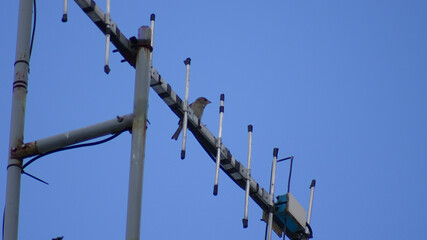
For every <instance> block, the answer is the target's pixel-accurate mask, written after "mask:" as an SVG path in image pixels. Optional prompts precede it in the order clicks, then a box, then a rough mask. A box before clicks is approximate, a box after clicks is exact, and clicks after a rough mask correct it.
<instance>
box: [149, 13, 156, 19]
mask: <svg viewBox="0 0 427 240" xmlns="http://www.w3.org/2000/svg"><path fill="white" fill-rule="evenodd" d="M154 20H156V15H155V14H154V13H152V14H151V16H150V21H154Z"/></svg>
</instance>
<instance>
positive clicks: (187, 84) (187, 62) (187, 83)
mask: <svg viewBox="0 0 427 240" xmlns="http://www.w3.org/2000/svg"><path fill="white" fill-rule="evenodd" d="M190 63H191V58H187V59H185V61H184V64H185V66H186V67H187V72H186V74H185V98H184V117H183V119H182V145H181V159H184V158H185V143H186V141H187V118H188V92H189V91H190V90H189V89H190Z"/></svg>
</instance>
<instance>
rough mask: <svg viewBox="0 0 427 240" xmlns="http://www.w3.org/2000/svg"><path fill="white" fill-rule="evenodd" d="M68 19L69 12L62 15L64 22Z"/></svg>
mask: <svg viewBox="0 0 427 240" xmlns="http://www.w3.org/2000/svg"><path fill="white" fill-rule="evenodd" d="M67 21H68V17H67V14H64V15H62V22H67Z"/></svg>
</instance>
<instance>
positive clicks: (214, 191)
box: [213, 94, 224, 196]
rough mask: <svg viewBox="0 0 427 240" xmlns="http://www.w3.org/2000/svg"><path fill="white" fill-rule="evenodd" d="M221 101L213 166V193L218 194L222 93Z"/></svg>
mask: <svg viewBox="0 0 427 240" xmlns="http://www.w3.org/2000/svg"><path fill="white" fill-rule="evenodd" d="M220 100H221V103H220V106H219V127H218V139H217V141H216V168H215V183H214V190H213V195H215V196H216V195H218V178H219V176H218V175H219V165H220V162H221V145H222V119H223V117H224V94H221V97H220Z"/></svg>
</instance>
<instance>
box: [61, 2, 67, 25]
mask: <svg viewBox="0 0 427 240" xmlns="http://www.w3.org/2000/svg"><path fill="white" fill-rule="evenodd" d="M67 8H68V2H67V0H64V13H63V14H62V22H67V21H68V14H67V12H68V10H67Z"/></svg>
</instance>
